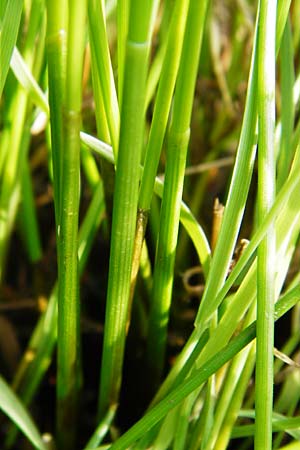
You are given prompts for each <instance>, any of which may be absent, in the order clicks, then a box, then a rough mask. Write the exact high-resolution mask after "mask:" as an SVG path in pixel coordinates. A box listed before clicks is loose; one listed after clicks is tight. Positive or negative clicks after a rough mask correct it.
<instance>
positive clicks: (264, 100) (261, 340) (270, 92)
mask: <svg viewBox="0 0 300 450" xmlns="http://www.w3.org/2000/svg"><path fill="white" fill-rule="evenodd" d="M275 38H276V1H275V2H269V1H267V0H261V3H260V16H259V34H258V128H259V134H258V145H259V152H258V225H259V224H260V223H262V222H263V220H264V219H265V216H266V214H267V213H268V211H269V210H270V208H271V207H272V205H273V202H274V198H275V154H274V153H275V152H274V141H275V139H274V134H275V61H276V60H275ZM275 251H276V234H275V224H274V223H273V226H271V227H270V228H269V231H268V234H267V235H266V236H265V238H264V239H263V241H262V242H261V244H260V245H259V247H258V251H257V339H256V355H257V356H256V377H255V414H256V415H255V441H254V443H255V449H256V450H269V449H271V448H272V409H273V346H274V302H275V284H274V279H275V267H276V266H275V264H274V258H275Z"/></svg>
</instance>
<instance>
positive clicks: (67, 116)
mask: <svg viewBox="0 0 300 450" xmlns="http://www.w3.org/2000/svg"><path fill="white" fill-rule="evenodd" d="M57 6H58V8H59V7H62V5H57ZM66 8H67V5H66V4H65V5H64V11H63V12H62V11H61V13H62V15H61V22H62V24H63V25H64V26H65V13H66ZM49 11H50V9H49ZM53 13H55V12H54V11H53ZM85 16H86V2H85V1H81V2H75V1H69V23H68V39H67V60H66V78H65V77H64V74H63V68H64V64H65V59H64V54H63V51H64V46H63V45H62V44H61V45H60V46H59V44H58V42H59V38H60V37H64V33H62V32H61V30H60V29H57V28H56V32H54V39H55V40H56V42H57V45H58V48H57V49H56V50H57V53H56V56H57V58H58V60H59V62H60V66H59V68H60V69H61V72H60V74H59V76H60V79H59V82H60V86H59V87H60V89H61V94H62V98H61V99H57V97H56V100H57V101H58V105H57V108H56V110H54V114H55V113H57V114H58V115H59V117H58V119H57V122H58V126H59V127H60V128H59V131H60V132H62V135H61V136H59V138H60V139H59V141H58V142H57V144H58V148H57V150H58V151H57V153H56V158H57V160H56V169H58V172H56V175H57V182H56V188H57V191H58V192H57V195H56V197H55V200H56V202H58V208H57V209H56V218H57V224H58V229H57V236H58V261H59V264H58V268H59V271H58V283H59V284H58V286H59V287H58V355H57V434H58V443H59V446H60V448H65V449H69V448H72V447H73V446H74V443H75V434H76V433H75V431H76V419H77V401H78V391H79V387H80V382H81V373H80V345H79V279H78V255H77V247H78V244H77V243H78V209H79V177H80V172H79V168H80V137H79V132H80V124H81V97H82V88H81V85H82V81H81V79H82V67H83V50H84V39H85ZM55 25H58V23H56V24H55ZM57 38H58V40H57ZM64 81H65V85H64ZM50 88H51V85H50ZM62 101H63V102H64V104H63V105H62ZM55 106H56V105H55V104H54V107H55ZM50 107H51V105H50ZM52 112H53V111H52ZM61 119H62V123H63V126H62V123H61V122H60V120H61ZM62 145H63V146H62Z"/></svg>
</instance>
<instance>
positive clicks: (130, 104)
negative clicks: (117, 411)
mask: <svg viewBox="0 0 300 450" xmlns="http://www.w3.org/2000/svg"><path fill="white" fill-rule="evenodd" d="M155 3H156V2H155V1H152V0H145V1H143V2H140V0H132V2H131V4H130V13H129V26H128V37H127V44H126V58H125V69H124V84H123V94H122V108H121V128H120V142H119V151H118V162H117V171H116V180H115V193H114V209H113V218H112V241H111V249H110V261H109V280H108V292H107V304H106V316H105V333H104V344H103V354H102V366H101V383H100V401H99V415H100V417H104V415H105V414H106V412H107V410H108V408H114V407H115V405H116V404H117V403H118V397H119V391H120V386H121V378H122V365H123V356H124V347H125V338H126V322H127V317H128V307H129V293H130V275H131V266H132V256H133V243H134V234H135V225H136V211H137V202H138V186H139V178H140V167H139V165H140V158H141V148H142V141H143V132H144V105H145V94H146V76H147V66H148V55H149V45H150V25H151V17H152V10H153V8H154V6H155Z"/></svg>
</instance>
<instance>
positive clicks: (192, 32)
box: [147, 0, 208, 387]
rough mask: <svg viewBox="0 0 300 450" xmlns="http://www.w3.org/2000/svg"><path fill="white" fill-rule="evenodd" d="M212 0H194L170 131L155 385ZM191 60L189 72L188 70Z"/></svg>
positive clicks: (154, 332)
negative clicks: (195, 89) (199, 76)
mask: <svg viewBox="0 0 300 450" xmlns="http://www.w3.org/2000/svg"><path fill="white" fill-rule="evenodd" d="M207 4H208V1H204V2H202V3H201V7H199V3H198V2H196V1H193V0H192V1H191V2H190V6H189V12H188V18H187V24H186V30H187V32H186V33H185V37H184V43H183V49H182V57H181V62H180V69H179V74H178V80H177V85H176V92H175V98H174V109H173V115H172V120H171V125H170V130H169V133H168V144H167V166H166V175H165V185H164V193H163V200H162V207H161V222H160V230H159V238H158V246H157V252H156V260H155V268H154V275H153V289H152V301H151V310H150V320H149V335H148V349H147V350H148V351H147V359H148V365H149V367H150V368H151V381H152V383H153V386H154V387H155V386H156V385H157V384H158V382H159V380H160V377H161V375H162V371H163V367H164V356H165V348H166V337H167V326H168V317H169V309H170V303H171V296H172V288H173V276H174V275H173V274H174V263H175V250H176V244H177V237H178V226H179V214H180V202H181V197H182V190H183V180H184V170H185V163H186V156H187V147H188V142H189V136H190V128H189V127H190V120H191V112H192V103H193V97H194V87H195V81H196V75H197V69H198V60H199V53H200V48H201V43H202V36H203V30H204V23H205V17H206V9H207ZM187 61H189V71H186V70H185V69H186V65H187Z"/></svg>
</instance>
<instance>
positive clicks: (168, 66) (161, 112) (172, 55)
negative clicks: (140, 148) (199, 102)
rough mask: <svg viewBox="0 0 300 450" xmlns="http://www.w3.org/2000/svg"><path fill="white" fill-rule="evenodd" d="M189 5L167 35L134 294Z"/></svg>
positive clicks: (177, 13) (180, 7)
mask: <svg viewBox="0 0 300 450" xmlns="http://www.w3.org/2000/svg"><path fill="white" fill-rule="evenodd" d="M188 3H189V2H188V1H182V0H177V1H176V3H175V5H174V10H173V15H172V20H171V24H170V30H169V34H168V41H167V48H166V51H165V57H164V63H163V67H162V71H161V78H160V82H159V88H158V92H157V97H156V101H155V106H154V112H153V119H152V124H151V128H150V134H149V140H148V145H147V149H146V157H145V162H144V171H143V175H142V180H141V186H140V193H139V203H138V208H139V209H138V218H137V232H136V239H135V245H134V264H133V270H132V275H131V278H132V288H131V291H132V295H133V291H134V286H135V282H136V277H137V273H138V269H139V265H140V255H141V251H142V245H143V240H144V236H145V232H146V227H147V222H148V214H149V210H150V205H151V200H152V195H153V188H154V183H155V176H156V172H157V168H158V163H159V158H160V153H161V149H162V145H163V139H164V136H165V133H166V129H167V122H168V117H169V112H170V107H171V101H172V96H173V91H174V86H175V82H176V77H177V72H178V67H179V61H180V56H181V49H182V43H183V36H184V29H185V23H186V17H187V11H188Z"/></svg>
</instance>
